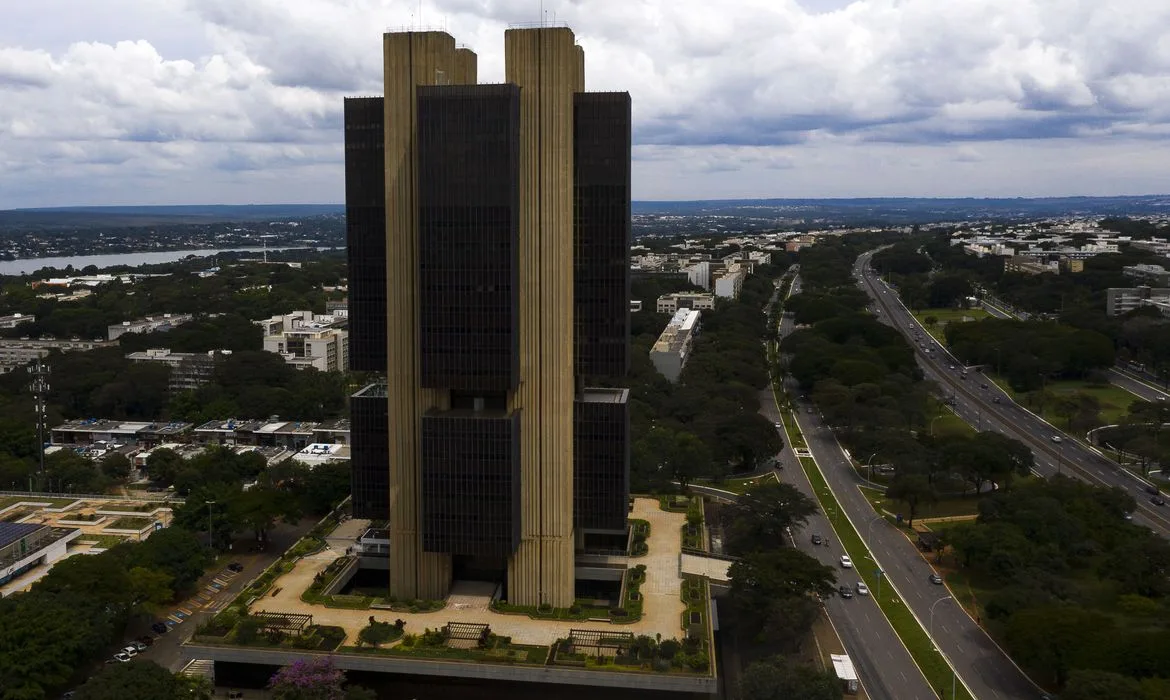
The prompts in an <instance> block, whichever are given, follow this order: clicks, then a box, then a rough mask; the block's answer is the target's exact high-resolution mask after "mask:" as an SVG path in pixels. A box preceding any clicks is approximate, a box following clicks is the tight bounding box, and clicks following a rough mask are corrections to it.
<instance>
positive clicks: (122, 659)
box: [114, 651, 130, 663]
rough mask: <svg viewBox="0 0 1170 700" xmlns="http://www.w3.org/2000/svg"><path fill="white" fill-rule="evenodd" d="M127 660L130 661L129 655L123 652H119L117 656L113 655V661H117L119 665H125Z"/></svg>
mask: <svg viewBox="0 0 1170 700" xmlns="http://www.w3.org/2000/svg"><path fill="white" fill-rule="evenodd" d="M129 660H130V655H129V654H127V653H126V652H124V651H120V652H118V653H117V654H114V661H118V662H120V663H126V662H127V661H129Z"/></svg>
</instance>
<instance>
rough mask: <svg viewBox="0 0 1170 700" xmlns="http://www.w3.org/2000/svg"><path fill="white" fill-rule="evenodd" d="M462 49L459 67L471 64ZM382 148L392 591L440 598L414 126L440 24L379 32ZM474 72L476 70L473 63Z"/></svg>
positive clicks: (433, 80) (452, 57) (438, 63)
mask: <svg viewBox="0 0 1170 700" xmlns="http://www.w3.org/2000/svg"><path fill="white" fill-rule="evenodd" d="M464 51H465V52H466V54H470V55H471V56H470V60H469V59H468V57H467V56H466V55H465V56H464V57H463V58H462V59H461V61H460V63H461V65H462V66H463V71H462V73H463V75H466V74H467V66H468V65H474V54H471V52H470V51H466V50H464ZM383 58H384V62H385V73H384V79H385V109H386V112H385V152H386V314H387V319H386V321H387V323H386V328H387V332H386V363H387V366H386V379H387V402H388V421H389V441H390V445H389V456H388V464H387V468H388V469H389V471H390V523H389V530H390V594H391V595H393V596H396V597H403V598H441V597H443V596H445V595H446V594H447V590H448V589H449V587H450V582H451V558H450V556H447V555H442V554H433V553H427V552H424V551H423V549H422V540H421V532H420V515H421V513H420V511H421V509H420V502H421V465H422V458H421V454H420V452H419V445H420V441H421V432H420V431H421V420H420V419H421V416H422V414H423V413H424V412H425V411H426V410H427V409H429V408H432V407H439V406H441V405H442V404H443V403H444V402H445V400H446V397H445V396H442V395H440V392H438V391H435V390H429V389H423V388H422V387H421V386H420V383H419V343H418V335H419V331H418V328H419V318H418V155H417V152H418V129H417V116H418V114H417V99H416V88H417V87H418V86H419V85H448V84H451V83H452V82H453V80H455V78H456V76H457V67H456V63H457V61H456V49H455V40H454V38H452V37H451V36H450V35H449V34H447V33H445V32H397V33H391V34H386V35H384V37H383ZM472 72H474V71H472ZM473 79H474V76H473Z"/></svg>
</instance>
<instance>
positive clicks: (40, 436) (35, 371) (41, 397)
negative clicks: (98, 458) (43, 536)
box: [27, 357, 50, 491]
mask: <svg viewBox="0 0 1170 700" xmlns="http://www.w3.org/2000/svg"><path fill="white" fill-rule="evenodd" d="M27 369H28V373H29V374H30V375H32V383H31V384H29V389H30V390H31V391H32V395H33V410H34V411H35V412H36V416H37V457H38V463H39V471H38V472H37V490H38V491H43V490H44V488H45V422H46V407H47V406H48V397H49V373H50V372H49V366H48V365H47V364H45V363H44V362H43V361H42V360H41V358H39V357H38V358H37V362H36V364H35V365H30V366H29V367H28V368H27Z"/></svg>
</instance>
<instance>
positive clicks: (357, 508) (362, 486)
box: [349, 384, 390, 520]
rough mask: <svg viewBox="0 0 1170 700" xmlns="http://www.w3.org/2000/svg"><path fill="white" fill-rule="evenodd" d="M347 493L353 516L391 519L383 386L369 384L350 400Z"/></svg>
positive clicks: (385, 405) (384, 390)
mask: <svg viewBox="0 0 1170 700" xmlns="http://www.w3.org/2000/svg"><path fill="white" fill-rule="evenodd" d="M349 420H350V439H349V442H350V447H349V464H350V490H351V492H352V494H353V516H354V517H355V518H369V519H371V520H387V519H389V517H390V471H389V470H388V469H387V468H386V461H387V459H388V458H389V452H390V434H389V418H388V416H387V403H386V385H385V384H371V385H369V386H367V387H365V388H363V389H362V390H361V391H359V392H357V393H356V394H354V395H353V396H351V397H349Z"/></svg>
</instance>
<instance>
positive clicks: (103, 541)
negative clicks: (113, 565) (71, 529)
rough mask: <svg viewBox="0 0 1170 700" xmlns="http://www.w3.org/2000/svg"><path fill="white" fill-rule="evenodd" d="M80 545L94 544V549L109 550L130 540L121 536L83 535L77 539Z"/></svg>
mask: <svg viewBox="0 0 1170 700" xmlns="http://www.w3.org/2000/svg"><path fill="white" fill-rule="evenodd" d="M77 541H78V542H79V543H83V542H92V543H93V546H94V547H99V548H101V549H109V548H110V547H113V546H115V545H119V544H122V543H123V542H127V541H128V540H127V539H126V538H125V537H122V536H121V535H82V536H81V537H78V538H77Z"/></svg>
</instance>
